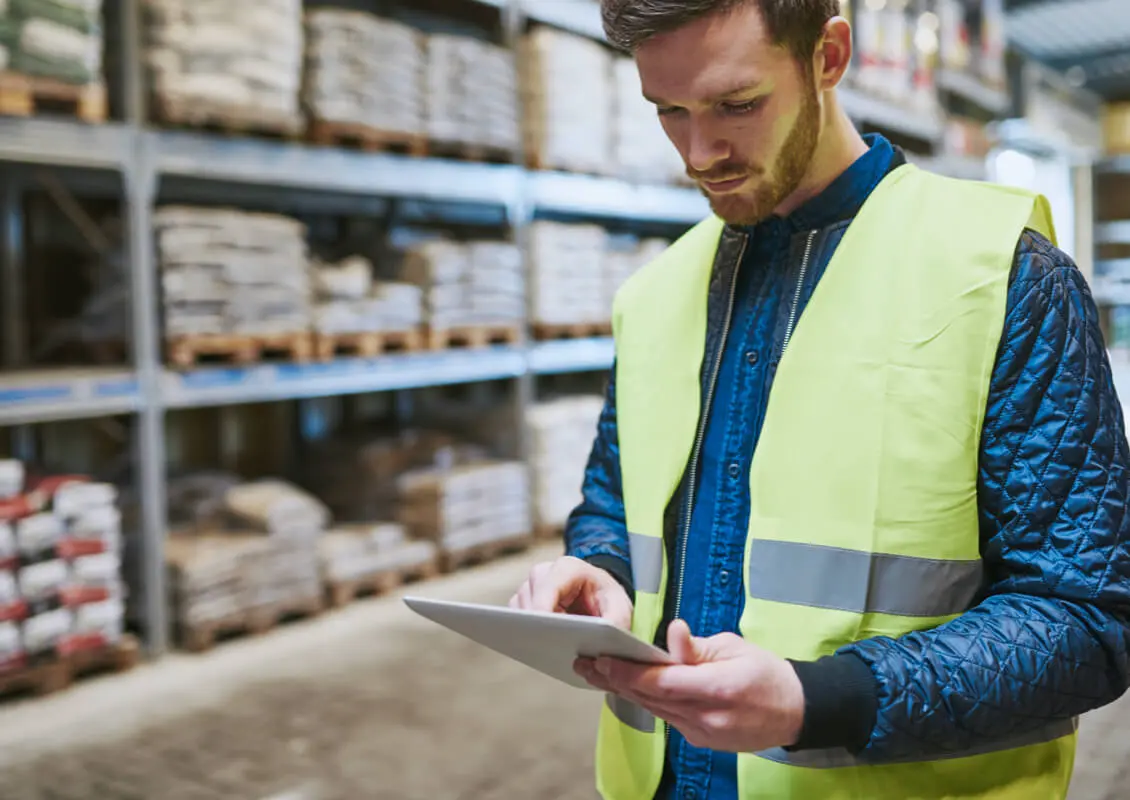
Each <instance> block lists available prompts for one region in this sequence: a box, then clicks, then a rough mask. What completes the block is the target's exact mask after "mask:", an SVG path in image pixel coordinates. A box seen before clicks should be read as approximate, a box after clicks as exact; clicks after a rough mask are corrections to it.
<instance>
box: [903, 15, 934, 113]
mask: <svg viewBox="0 0 1130 800" xmlns="http://www.w3.org/2000/svg"><path fill="white" fill-rule="evenodd" d="M912 29H913V31H914V34H913V40H912V44H911V47H910V62H909V63H910V78H909V81H910V84H909V90H908V91H909V97H908V105H909V107H910V108H911V109H912V110H913V111H915V112H917V113H919V114H928V115H930V116H933V117H935V118H936V117H938V116H939V115H940V113H941V106H940V104H939V102H938V86H937V71H938V25H937V17H936V16H932V15H926V14H922V15H919V16H918V17H917V18H916V19H914V20H912Z"/></svg>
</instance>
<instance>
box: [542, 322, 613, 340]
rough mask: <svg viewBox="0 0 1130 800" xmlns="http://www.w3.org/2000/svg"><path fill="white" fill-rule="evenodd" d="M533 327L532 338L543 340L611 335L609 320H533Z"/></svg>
mask: <svg viewBox="0 0 1130 800" xmlns="http://www.w3.org/2000/svg"><path fill="white" fill-rule="evenodd" d="M533 329H534V338H535V339H537V340H539V341H543V342H544V341H550V340H553V339H589V338H591V337H594V336H611V335H612V323H610V322H590V323H577V324H568V325H566V324H556V323H548V322H535V323H534V325H533Z"/></svg>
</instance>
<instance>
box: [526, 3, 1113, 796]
mask: <svg viewBox="0 0 1130 800" xmlns="http://www.w3.org/2000/svg"><path fill="white" fill-rule="evenodd" d="M837 5H838V4H837V0H604V3H603V12H604V22H605V29H606V31H607V34H608V36H609V38H610V40H611V41H612V42H614V43H615V44H617V45H619V46H621V47H623V48H625V49H626V50H629V51H631V52H632V53H634V55H635V58H636V61H637V64H638V67H639V71H640V76H641V79H642V85H643V90H644V93H645V95H646V96H647V97H648V98H649V99H650V100H651V101H652V102H654V103H655V105H656V107H657V109H658V113H659V115H660V119H661V121H662V124H663V126H664V128H665V130H666V132H667V134H668V136H669V137H670V139H671V141H672V142H673V143H674V145H675V146H676V147H677V148H678V150H679V153H680V154H681V155H682V157H683V159H684V160H685V162H686V164H687V171H688V174H689V175H690V176H691V177H692V178H694V179H695V180H696V181H697V182H698V184H699V185H700V186H701V188H702V190H703V192H704V193H705V194H706V196H707V197H708V198H709V200H710V204H711V206H712V208H713V211H714V216H712V218H711V219H709V220H707V221H706V222H704V223H702V224H701V225H699V226H697V227H696V228H695V229H694V230H692V231H691V232H690V233H688V234H687V235H686V236H685V237H683V238H682V239H681V240H680V241H679V242H677V243H676V244H675V245H673V246H672V248H671V249H670V250H669V251H668V252H667V253H666V254H664V255H663V256H662V257H660V258H659V259H657V260H656V262H654V263H653V264H651V265H649V266H647V267H645V268H644V269H643V270H641V271H640V272H639V273H638V274H637V275H636V276H634V277H633V278H632V280H631V281H629V282H628V284H627V285H626V286H625V288H624V289H623V290H622V291H621V293H620V294H619V296H618V297H617V300H616V307H615V311H614V320H615V332H616V341H617V362H616V365H615V368H614V370H613V373H614V374H613V379H612V381H611V382H610V385H609V389H608V398H607V403H606V406H605V409H604V413H603V416H602V418H601V421H600V424H599V431H598V435H597V438H596V442H595V445H594V448H593V452H592V456H591V458H590V462H589V465H588V468H587V471H586V475H585V481H584V498H583V502H582V503H581V505H580V506H579V507H578V508H577V509H576V510H575V512H574V513H573V514H572V516H571V518H570V521H569V525H568V526H567V530H566V545H567V553H568V555H566V556H564V557H563V558H561V559H559V560H557V561H555V562H553V563H549V564H541V565H538V566H537V567H535V568H534V570H533V571H532V573H531V574H530V577H529V579H528V580H527V581H526V583H525V584H524V585H523V586H522V587H521V588H520V589H519V591H518V593H517V594H516V595H515V596H514V598H513V599H512V601H511V603H512V605H515V606H519V607H523V608H535V609H540V610H552V611H557V612H564V613H575V614H587V615H600V616H603V617H606V618H607V619H610V620H612V621H614V622H615V623H617V624H619V625H621V626H623V627H625V628H629V627H630V628H631V629H632V630H633V632H635V633H636V635H638V636H641V637H643V638H645V639H649V640H654V641H655V642H656V643H660V644H665V645H666V646H667V648H668V649H669V650H670V652H671V653H672V654H674V655H675V656H676V657H677V660H678V661H679V662H680V663H679V664H678V665H676V666H670V667H648V666H641V665H633V664H628V663H623V662H615V661H612V660H609V659H598V660H596V661H592V660H579V661H578V663H577V670H578V671H579V672H580V673H581V674H582V675H584V676H585V677H586V679H587V680H588V681H589V682H590V683H591V684H592V685H593V686H595V687H597V688H599V689H603V690H605V691H606V692H607V693H608V702H607V703H606V705H605V707H604V708H603V709H602V715H601V721H600V729H599V733H598V742H597V785H598V788H599V789H600V792H601V794H602V795H603V796H604V797H605V798H608V800H651V798H653V797H658V798H681V800H699V799H700V798H742V800H747V799H749V798H795V799H796V800H815V799H816V798H865V799H866V800H883V799H885V798H892V799H894V798H926V797H930V798H934V797H936V798H942V797H945V798H953V797H962V798H973V797H977V798H1000V800H1006V799H1007V800H1012V799H1013V798H1015V799H1016V800H1021V799H1023V800H1029V799H1030V798H1054V797H1063V796H1064V795H1065V793H1066V790H1067V785H1068V782H1069V780H1070V775H1071V769H1072V763H1073V754H1074V742H1075V719H1076V717H1077V716H1078V715H1079V714H1081V713H1083V712H1085V711H1088V710H1090V709H1093V708H1096V707H1098V706H1100V705H1103V704H1105V703H1108V702H1110V701H1112V700H1114V699H1115V698H1117V697H1118V696H1119V695H1121V694H1122V692H1123V691H1124V690H1125V688H1126V686H1127V670H1128V666H1130V659H1128V654H1127V647H1128V643H1130V625H1128V620H1130V551H1128V548H1127V542H1128V540H1130V535H1128V534H1130V520H1128V518H1127V514H1126V511H1125V504H1126V500H1127V476H1128V474H1130V473H1128V470H1127V452H1128V449H1127V443H1126V438H1125V434H1124V431H1123V419H1122V411H1121V407H1120V405H1119V402H1118V400H1117V398H1116V397H1115V393H1114V390H1113V386H1112V381H1111V375H1110V369H1109V364H1108V362H1107V358H1106V351H1105V346H1104V344H1103V341H1102V336H1101V334H1100V331H1099V327H1098V321H1097V314H1096V310H1095V307H1094V304H1093V302H1092V299H1091V297H1090V294H1089V292H1088V289H1087V287H1086V285H1085V282H1084V279H1083V278H1082V276H1081V275H1080V273H1079V272H1078V270H1077V269H1076V268H1075V266H1074V265H1073V264H1072V263H1071V261H1070V260H1069V259H1068V257H1067V256H1066V255H1064V253H1062V252H1061V251H1059V250H1058V249H1056V247H1055V246H1054V245H1053V244H1052V241H1051V240H1052V239H1053V238H1054V232H1053V231H1052V226H1051V221H1050V219H1049V218H1048V213H1047V204H1046V202H1045V201H1044V200H1043V199H1042V198H1038V197H1034V196H1031V195H1029V194H1026V193H1023V192H1019V191H1014V190H1010V189H1005V188H1003V187H991V186H988V185H983V184H973V183H969V182H960V181H951V180H948V179H945V178H941V177H938V176H932V175H929V174H927V173H925V172H922V171H918V170H915V169H914V168H913V167H910V166H908V165H906V164H905V159H904V157H903V155H902V154H901V153H900V152H898V151H897V150H896V149H895V148H893V147H892V146H891V145H890V144H889V143H888V142H887V141H885V140H884V139H882V138H880V137H877V136H870V137H867V138H866V139H864V138H861V137H860V136H859V135H858V134H857V133H856V131H855V129H854V128H853V126H852V124H851V122H850V121H849V119H848V118H847V117H846V115H845V114H844V111H843V110H842V108H841V107H840V105H839V104H838V102H837V99H836V94H835V88H836V86H837V85H838V84H839V82H840V81H841V79H842V78H843V76H844V72H845V70H846V69H847V66H848V64H849V61H850V59H851V48H852V45H851V32H850V29H849V25H848V23H847V22H846V20H844V19H842V18H840V17H837V16H836V14H837V11H838V8H837ZM723 223H724V224H723Z"/></svg>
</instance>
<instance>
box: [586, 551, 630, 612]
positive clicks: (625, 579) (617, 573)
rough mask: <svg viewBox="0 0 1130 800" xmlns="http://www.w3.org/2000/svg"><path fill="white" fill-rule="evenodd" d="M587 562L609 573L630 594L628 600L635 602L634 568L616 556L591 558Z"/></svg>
mask: <svg viewBox="0 0 1130 800" xmlns="http://www.w3.org/2000/svg"><path fill="white" fill-rule="evenodd" d="M585 561H587V562H588V563H590V564H592V565H593V566H594V567H600V568H601V569H602V570H604V571H605V572H607V573H609V574H610V575H611V576H612V577H613V578H615V579H616V582H617V583H619V584H620V585H621V586H623V587H624V591H625V592H627V593H628V599H630V600H631V601H632V602H635V599H636V589H635V586H633V585H632V568H631V567H630V566H629V565H628V563H627V562H626V561H624V559H622V558H617V557H616V556H609V555H596V556H589V557H588V558H586V559H585Z"/></svg>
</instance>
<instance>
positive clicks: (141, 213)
mask: <svg viewBox="0 0 1130 800" xmlns="http://www.w3.org/2000/svg"><path fill="white" fill-rule="evenodd" d="M121 2H122V7H121V21H122V28H123V29H122V31H121V33H122V43H123V49H124V53H123V56H124V57H123V72H124V73H125V74H124V75H123V76H122V78H123V88H124V90H125V111H126V123H127V125H128V126H129V128H130V131H131V133H132V134H133V136H134V140H135V141H134V147H133V149H132V153H133V157H132V158H131V159H130V160H129V161H128V162H127V164H126V168H125V171H124V181H125V202H126V207H127V215H128V220H129V223H128V225H127V230H128V236H129V241H128V246H127V253H128V256H129V265H130V312H131V323H132V325H131V329H132V334H133V337H132V341H133V348H132V355H133V362H134V369H135V370H136V373H137V381H138V386H139V389H140V394H141V405H140V409H139V412H138V420H137V425H136V429H135V443H136V447H135V451H134V457H135V458H136V459H137V463H136V466H137V471H136V476H135V480H136V483H137V489H138V497H139V500H140V511H141V515H140V523H141V530H140V534H141V540H140V554H139V555H140V558H139V562H140V570H139V572H140V578H141V586H140V587H139V590H140V594H141V597H142V601H141V620H140V622H141V625H142V628H143V630H144V640H145V645H146V647H147V649H148V651H149V653H150V654H151V655H153V656H159V655H161V654H162V653H164V652H165V650H166V649H167V648H168V643H169V620H168V608H167V602H168V599H167V593H166V591H165V535H166V529H167V522H168V517H167V508H166V502H167V501H166V487H165V477H166V476H165V409H164V405H163V400H162V397H161V373H162V367H161V345H160V342H161V334H160V331H159V329H158V326H159V319H160V312H159V304H160V292H159V291H158V283H157V270H156V264H155V263H154V255H153V215H152V210H153V206H154V204H155V201H156V193H157V168H156V159H155V157H154V154H153V152H152V141H151V140H150V139H149V137H146V136H143V135H142V129H143V126H144V124H145V121H146V118H145V115H146V102H145V86H144V75H143V69H144V66H143V65H144V58H143V57H142V53H143V43H142V32H141V24H142V19H141V13H142V11H141V3H140V1H139V0H121Z"/></svg>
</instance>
